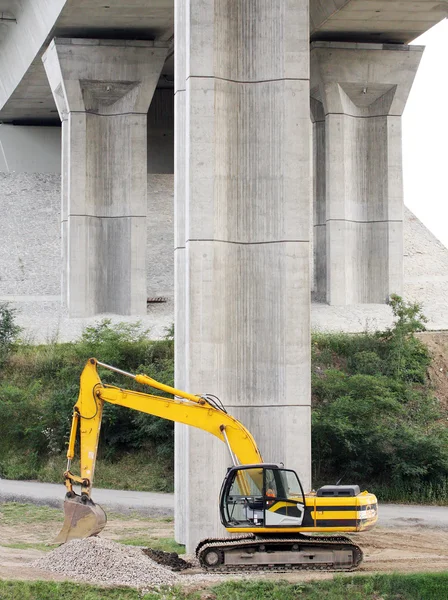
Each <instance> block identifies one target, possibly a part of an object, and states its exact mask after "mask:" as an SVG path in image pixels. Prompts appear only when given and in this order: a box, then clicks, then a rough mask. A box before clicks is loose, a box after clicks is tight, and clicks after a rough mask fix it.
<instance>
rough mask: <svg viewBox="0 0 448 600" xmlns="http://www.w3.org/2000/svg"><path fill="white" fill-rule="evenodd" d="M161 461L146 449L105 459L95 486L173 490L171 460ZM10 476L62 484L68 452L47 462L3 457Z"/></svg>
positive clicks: (100, 462)
mask: <svg viewBox="0 0 448 600" xmlns="http://www.w3.org/2000/svg"><path fill="white" fill-rule="evenodd" d="M168 462H169V464H167V461H163V460H160V458H156V457H154V456H151V455H148V454H147V453H146V452H143V451H140V452H138V451H137V452H135V453H133V454H126V455H124V456H122V457H120V458H118V459H117V460H110V459H107V458H101V459H100V460H98V462H97V465H96V469H95V487H97V488H105V489H113V490H133V491H138V492H172V491H173V489H174V482H173V474H172V466H171V462H170V461H168ZM1 466H2V470H3V476H4V477H5V478H6V479H18V480H21V479H32V480H37V481H43V482H45V483H62V481H63V478H62V473H63V472H64V471H65V469H66V467H67V458H66V457H65V456H64V455H60V456H55V457H51V458H50V459H48V460H46V461H44V462H40V463H39V462H38V463H37V464H36V461H33V462H32V464H30V459H29V458H28V457H27V456H25V455H24V456H22V457H19V458H18V457H17V455H16V456H14V455H11V456H8V457H4V458H3V459H2V465H1ZM72 470H73V471H74V472H75V473H76V472H79V462H78V461H77V460H76V461H73V464H72Z"/></svg>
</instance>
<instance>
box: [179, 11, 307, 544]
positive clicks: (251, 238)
mask: <svg viewBox="0 0 448 600" xmlns="http://www.w3.org/2000/svg"><path fill="white" fill-rule="evenodd" d="M307 4H308V3H307V2H305V1H300V2H295V3H294V4H291V3H284V2H283V1H281V0H274V1H272V0H269V1H268V0H263V2H259V3H257V5H256V8H255V5H254V4H253V3H250V2H249V3H248V2H245V1H243V0H240V1H238V2H235V3H231V4H222V3H215V2H214V1H212V0H208V1H207V2H203V1H199V0H195V1H193V2H192V3H191V6H190V11H189V12H187V14H186V15H182V16H181V15H179V16H178V19H179V20H178V23H177V29H176V36H178V35H181V36H182V35H183V36H184V37H183V38H181V39H182V40H183V41H184V43H185V47H180V46H179V45H178V46H177V47H178V51H180V52H181V53H182V54H184V53H185V56H186V57H187V59H186V64H185V68H184V79H183V80H182V78H180V77H179V80H178V84H177V85H178V87H177V88H176V102H177V103H176V110H178V111H179V113H176V116H177V114H179V118H180V121H181V123H182V119H183V123H182V124H180V123H179V132H178V134H177V137H176V143H184V144H185V159H184V160H185V162H184V164H183V165H182V163H181V161H182V160H183V159H182V157H181V151H180V150H179V151H176V152H178V154H176V156H177V161H179V162H177V163H176V173H177V177H178V178H179V180H180V181H178V184H177V185H178V186H179V187H177V185H176V193H175V198H176V211H177V214H176V219H175V222H176V229H177V233H176V243H177V244H178V245H177V249H176V253H177V254H179V258H178V259H177V260H179V262H180V261H181V260H183V262H184V264H183V265H182V264H179V265H178V266H177V270H176V281H175V285H176V289H177V290H179V291H178V292H176V294H177V296H176V298H177V299H178V302H181V300H180V294H181V293H182V292H181V291H180V289H182V288H184V289H185V303H184V305H183V306H182V305H179V308H178V312H177V313H176V322H175V330H176V336H177V335H179V332H180V331H182V333H181V336H184V339H185V342H184V347H183V348H181V347H179V352H178V354H179V353H183V354H184V356H185V363H184V368H185V372H184V373H180V372H179V370H178V371H177V376H178V381H177V383H181V384H182V385H183V386H184V387H186V388H187V389H195V390H196V389H201V390H203V391H204V392H207V391H208V390H212V389H213V390H214V393H215V394H216V395H217V396H220V397H223V398H226V404H227V406H228V408H229V410H230V411H231V412H232V414H233V415H235V416H236V417H237V418H239V419H241V420H242V421H243V422H244V423H245V424H246V426H247V427H248V428H249V430H250V431H251V432H252V433H253V434H254V437H255V439H256V440H257V442H258V443H259V445H260V449H261V452H262V455H263V457H264V459H265V460H266V461H276V462H279V461H280V462H284V463H285V464H286V465H288V466H289V467H290V468H292V469H295V470H296V471H297V472H298V473H299V475H300V477H301V479H302V481H303V485H304V487H308V486H309V482H310V378H309V373H310V371H309V369H310V354H309V311H310V297H309V261H308V253H309V218H308V215H309V208H308V207H309V170H310V162H309V160H310V157H309V139H310V138H309V136H310V122H309V85H308V77H309V54H308V32H307V25H308V19H307V17H308V6H307ZM181 31H183V32H184V33H181ZM210 40H214V43H213V45H210ZM177 44H179V38H178V37H177ZM182 90H186V91H185V92H182ZM179 94H180V96H182V95H185V98H186V101H185V117H184V113H183V110H184V109H183V106H182V99H181V97H179V99H178V100H177V97H178V96H179ZM182 178H185V180H184V182H182V181H181V180H182ZM183 221H184V222H183ZM179 250H180V252H179ZM181 256H183V257H184V258H183V259H182V258H180V257H181ZM183 311H184V312H183ZM178 343H179V342H178ZM179 368H181V367H179ZM274 415H275V418H274ZM184 436H185V437H186V438H187V439H186V440H184V441H183V442H182V441H181V443H180V444H179V448H180V449H182V450H179V451H178V453H177V460H178V461H179V462H180V468H181V469H185V470H186V472H187V482H185V481H184V479H183V478H181V479H180V481H179V480H178V481H177V482H176V485H177V487H178V489H179V488H180V489H179V493H180V495H182V496H183V497H184V498H185V499H186V500H185V504H184V506H183V507H181V510H182V509H183V512H180V511H179V513H176V517H177V518H178V519H179V520H180V525H179V529H178V530H177V532H176V534H177V535H178V539H179V540H180V541H184V542H185V543H186V545H187V549H188V550H190V551H191V550H192V549H193V548H194V547H195V545H196V543H197V542H198V541H199V540H200V539H201V538H202V537H204V535H212V536H213V535H220V534H223V532H224V530H223V528H222V526H221V524H220V520H219V516H218V508H217V506H216V503H215V502H207V501H205V502H204V499H205V498H216V497H217V495H218V492H219V488H220V486H221V483H222V480H223V477H224V474H225V471H226V467H227V466H228V465H229V456H228V451H227V449H226V447H225V445H224V444H222V443H221V442H219V441H218V440H215V439H213V438H212V437H211V436H210V435H208V434H206V433H203V432H201V431H197V430H195V429H193V428H190V429H189V430H188V431H186V432H184ZM181 453H182V455H181ZM182 520H183V527H182Z"/></svg>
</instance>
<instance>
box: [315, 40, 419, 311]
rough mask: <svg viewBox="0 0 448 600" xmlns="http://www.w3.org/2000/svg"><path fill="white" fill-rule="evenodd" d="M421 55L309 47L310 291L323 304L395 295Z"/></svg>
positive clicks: (349, 46)
mask: <svg viewBox="0 0 448 600" xmlns="http://www.w3.org/2000/svg"><path fill="white" fill-rule="evenodd" d="M423 50H424V48H422V47H420V46H406V45H401V44H355V43H345V42H314V43H313V44H311V114H312V119H313V121H314V163H315V178H314V242H315V276H316V282H315V289H316V292H317V294H318V295H319V296H321V297H322V299H324V300H325V299H326V301H327V302H328V303H329V304H336V305H347V304H362V303H368V304H374V303H384V302H386V300H387V297H388V296H389V295H390V294H392V293H396V294H401V293H402V291H403V179H402V151H401V145H402V135H401V115H402V114H403V110H404V108H405V105H406V100H407V98H408V95H409V92H410V90H411V87H412V83H413V81H414V77H415V74H416V72H417V69H418V66H419V63H420V59H421V57H422V53H423Z"/></svg>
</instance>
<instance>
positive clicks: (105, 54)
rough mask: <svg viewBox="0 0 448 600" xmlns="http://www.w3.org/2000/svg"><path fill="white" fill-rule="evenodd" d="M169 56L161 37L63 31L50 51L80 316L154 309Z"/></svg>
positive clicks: (73, 311) (70, 275)
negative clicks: (154, 112) (152, 130)
mask: <svg viewBox="0 0 448 600" xmlns="http://www.w3.org/2000/svg"><path fill="white" fill-rule="evenodd" d="M166 53H167V48H166V45H165V46H163V47H155V46H154V43H153V42H127V41H124V40H123V41H111V40H92V39H89V40H82V39H66V38H64V39H55V40H53V42H52V43H51V44H50V46H49V48H48V50H47V51H46V53H45V54H44V57H43V61H44V66H45V70H46V73H47V76H48V80H49V83H50V86H51V89H52V92H53V96H54V98H55V102H56V104H57V107H58V111H59V115H60V118H61V121H62V211H61V212H62V214H61V231H62V234H61V235H62V261H63V290H62V296H63V299H64V300H65V301H66V304H67V308H68V312H69V315H70V316H72V317H86V316H89V315H93V314H97V313H98V312H113V313H116V314H123V315H138V314H145V313H146V298H147V295H146V286H145V277H144V273H145V269H146V265H145V256H146V252H145V248H146V186H147V183H146V182H147V179H146V174H147V155H146V149H147V138H146V125H147V122H146V119H147V112H148V108H149V105H150V102H151V99H152V96H153V93H154V90H155V87H156V84H157V81H158V79H159V76H160V72H161V69H162V66H163V63H164V61H165V58H166Z"/></svg>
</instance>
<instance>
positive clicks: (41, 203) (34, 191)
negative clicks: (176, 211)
mask: <svg viewBox="0 0 448 600" xmlns="http://www.w3.org/2000/svg"><path fill="white" fill-rule="evenodd" d="M0 206H1V207H2V218H1V219H0V302H1V301H6V302H11V303H12V304H13V305H14V306H15V307H16V308H17V309H18V310H19V313H18V320H19V323H20V324H21V326H22V327H24V332H23V337H24V339H25V340H30V341H32V342H36V343H46V342H51V341H56V340H59V341H63V340H65V341H69V340H73V339H76V338H77V337H79V336H80V335H81V333H82V330H83V329H84V327H86V326H87V325H92V324H94V323H96V322H98V321H99V320H100V319H102V318H106V317H110V318H112V319H113V320H114V321H115V322H119V321H127V322H135V321H136V320H138V319H139V318H140V317H136V316H128V317H126V316H121V315H115V314H101V315H97V316H94V317H90V318H88V317H86V318H70V317H69V316H68V314H67V310H66V308H64V307H63V306H62V304H61V293H60V292H61V282H60V279H61V240H60V213H61V208H60V206H61V177H60V175H55V174H47V173H0ZM146 212H147V215H148V216H147V228H148V243H147V246H146V287H147V290H148V296H150V297H161V296H162V297H164V298H166V300H167V301H166V302H165V303H162V304H148V307H147V311H146V313H145V315H144V316H143V317H142V327H143V328H144V329H148V330H149V331H150V335H151V337H154V338H161V337H163V336H164V335H165V334H166V329H167V328H169V327H170V326H171V325H172V323H173V320H174V308H173V287H174V279H173V277H174V276H173V269H174V264H173V175H172V174H171V175H167V174H149V175H148V193H147V211H146ZM24 215H25V217H24Z"/></svg>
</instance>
